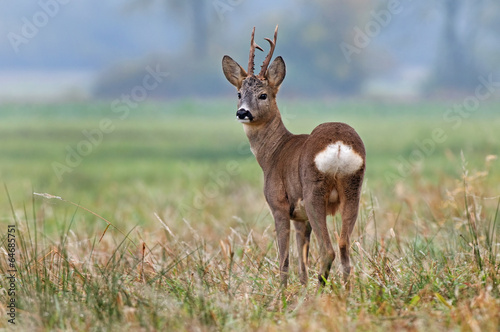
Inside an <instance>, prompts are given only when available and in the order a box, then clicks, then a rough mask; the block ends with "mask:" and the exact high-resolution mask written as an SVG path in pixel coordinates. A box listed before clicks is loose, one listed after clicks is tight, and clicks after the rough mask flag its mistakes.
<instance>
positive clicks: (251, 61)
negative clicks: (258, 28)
mask: <svg viewBox="0 0 500 332" xmlns="http://www.w3.org/2000/svg"><path fill="white" fill-rule="evenodd" d="M254 36H255V27H253V30H252V39H251V40H250V55H249V57H248V73H247V74H248V76H252V75H253V70H254V58H255V49H258V50H261V51H262V52H264V50H263V49H262V47H260V46H259V45H257V43H256V42H255V41H254Z"/></svg>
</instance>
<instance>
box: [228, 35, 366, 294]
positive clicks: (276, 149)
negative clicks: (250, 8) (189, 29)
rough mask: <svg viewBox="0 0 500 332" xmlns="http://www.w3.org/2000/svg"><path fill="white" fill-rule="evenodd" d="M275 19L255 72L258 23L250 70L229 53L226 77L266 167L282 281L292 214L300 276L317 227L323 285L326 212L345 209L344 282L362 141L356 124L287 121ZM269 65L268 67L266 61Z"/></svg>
mask: <svg viewBox="0 0 500 332" xmlns="http://www.w3.org/2000/svg"><path fill="white" fill-rule="evenodd" d="M277 34H278V26H276V30H275V32H274V40H271V39H269V38H266V40H267V41H268V42H269V44H270V45H271V49H270V51H269V54H268V55H267V56H266V58H265V59H264V63H263V65H262V67H261V70H260V73H259V74H258V75H257V76H255V75H254V57H255V49H256V48H257V49H259V50H261V51H262V48H260V47H259V46H258V45H257V44H256V43H255V42H254V35H255V27H254V28H253V31H252V37H251V42H250V56H249V60H248V71H245V69H243V67H241V66H240V65H239V64H238V63H237V62H236V61H234V60H233V59H231V57H229V56H227V55H225V56H224V57H223V59H222V69H223V71H224V75H225V76H226V78H227V80H228V81H229V82H230V83H231V84H232V85H234V86H235V87H236V89H237V90H238V108H237V112H236V119H237V120H238V121H239V122H241V123H243V128H244V130H245V133H246V135H247V137H248V140H249V141H250V148H251V150H252V152H253V154H254V155H255V157H256V159H257V161H258V163H259V165H260V167H261V168H262V171H263V172H264V195H265V198H266V201H267V203H268V205H269V207H270V209H271V212H272V215H273V217H274V222H275V227H276V236H277V240H278V251H279V266H280V278H281V285H282V286H283V287H286V286H287V279H288V251H289V240H290V220H293V223H294V226H295V229H296V236H297V250H298V254H299V255H298V256H299V277H300V282H301V283H302V284H304V285H306V284H307V280H308V274H307V259H308V254H309V239H310V236H311V230H312V231H314V234H315V235H316V237H317V239H318V243H319V247H320V256H321V257H320V263H321V264H320V270H319V275H318V277H319V287H322V286H324V284H325V281H326V280H327V278H328V274H329V271H330V268H331V265H332V262H333V260H334V259H335V251H334V250H333V247H332V243H331V241H330V236H329V234H328V228H327V224H326V216H327V215H328V214H331V215H334V214H335V213H336V212H337V210H339V211H340V213H341V216H342V230H341V233H340V240H339V249H340V258H341V262H342V267H343V277H344V280H345V282H347V281H348V278H349V275H350V270H351V266H350V262H349V247H350V244H349V238H350V235H351V233H352V231H353V228H354V224H355V223H356V218H357V215H358V208H359V200H360V194H361V185H362V182H363V176H364V173H365V147H364V145H363V141H362V140H361V138H360V137H359V136H358V134H357V133H356V131H355V130H354V129H353V128H352V127H350V126H348V125H347V124H344V123H339V122H329V123H323V124H321V125H319V126H317V127H316V128H315V129H314V130H313V131H312V132H311V134H310V135H294V134H292V133H290V132H289V131H288V130H287V129H286V128H285V126H284V124H283V122H282V120H281V115H280V112H279V110H278V105H277V104H276V95H277V93H278V90H279V88H280V85H281V83H282V82H283V79H284V78H285V71H286V70H285V62H284V61H283V59H282V58H281V56H279V57H277V58H276V59H274V61H273V62H272V63H271V65H270V66H269V63H270V62H271V58H272V56H273V52H274V49H275V47H276V38H277ZM268 66H269V68H268Z"/></svg>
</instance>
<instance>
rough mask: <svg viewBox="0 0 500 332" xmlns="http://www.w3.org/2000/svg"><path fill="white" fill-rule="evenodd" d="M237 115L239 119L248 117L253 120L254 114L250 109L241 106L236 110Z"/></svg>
mask: <svg viewBox="0 0 500 332" xmlns="http://www.w3.org/2000/svg"><path fill="white" fill-rule="evenodd" d="M236 117H237V118H238V119H239V120H245V119H248V120H250V121H252V120H253V116H252V113H250V111H247V110H246V109H244V108H240V109H239V110H238V111H237V112H236Z"/></svg>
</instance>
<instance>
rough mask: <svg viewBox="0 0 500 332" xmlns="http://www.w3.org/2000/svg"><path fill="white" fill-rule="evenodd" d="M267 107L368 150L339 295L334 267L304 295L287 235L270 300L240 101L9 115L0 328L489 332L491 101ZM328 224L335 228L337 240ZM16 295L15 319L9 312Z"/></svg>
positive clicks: (267, 247) (265, 216) (270, 261)
mask: <svg viewBox="0 0 500 332" xmlns="http://www.w3.org/2000/svg"><path fill="white" fill-rule="evenodd" d="M279 105H280V110H281V112H282V115H283V118H284V122H285V125H286V126H287V127H288V129H289V130H290V131H292V132H294V133H306V132H310V131H311V130H312V129H313V128H314V127H315V126H316V125H317V124H319V123H321V122H327V121H342V122H347V123H349V124H350V125H352V126H353V127H354V128H356V130H357V131H358V133H359V134H360V136H361V137H362V138H363V140H364V142H365V145H366V149H367V173H366V176H365V182H364V187H363V196H362V202H361V207H360V214H359V217H358V222H357V225H356V228H355V230H354V233H353V237H352V239H351V242H352V243H351V244H352V245H351V257H352V264H353V272H352V278H351V284H350V285H351V287H350V290H349V289H346V287H345V285H344V284H343V283H342V281H341V273H340V270H339V264H340V263H339V259H338V257H337V259H336V260H335V262H334V266H333V268H332V273H331V276H330V279H329V282H328V284H327V287H326V288H325V289H324V291H323V292H322V293H321V294H319V295H318V294H317V293H316V288H317V278H316V273H315V271H316V270H317V269H318V268H319V265H318V264H319V263H318V248H317V242H316V240H315V237H314V236H313V237H312V244H311V257H310V261H309V276H310V279H309V281H310V282H309V285H308V286H307V288H304V287H302V286H301V285H300V283H299V280H298V275H297V251H296V249H295V236H294V234H293V233H294V232H293V230H292V234H291V246H292V250H291V257H290V263H291V276H290V279H289V287H288V289H286V290H280V288H279V278H278V273H279V270H278V260H277V247H276V243H275V235H274V225H273V219H272V217H271V215H270V213H269V210H268V208H267V205H266V203H265V200H264V197H263V194H262V184H263V180H262V173H261V170H260V168H259V166H258V164H257V162H256V161H255V159H254V157H253V155H252V154H251V152H250V150H249V145H248V142H247V139H246V137H245V135H244V132H243V129H242V128H241V124H239V123H237V122H236V121H235V120H234V113H235V100H211V101H206V100H189V101H176V102H171V103H146V104H141V105H139V106H138V107H137V108H130V109H120V110H117V109H114V108H113V107H112V106H111V103H105V102H102V103H88V104H85V103H84V104H69V103H62V104H55V105H9V104H7V105H2V106H1V109H0V179H1V181H2V182H3V184H4V185H3V188H2V189H1V191H2V192H1V193H0V211H1V215H0V220H1V221H0V240H1V243H0V247H1V248H0V255H2V256H3V257H5V258H4V259H2V260H1V261H0V274H1V275H2V277H1V279H0V286H1V289H0V313H1V315H0V316H1V318H0V327H5V328H7V329H13V330H14V329H16V330H19V329H21V330H33V331H57V330H60V331H65V330H85V331H101V330H113V331H114V330H119V329H122V330H143V331H153V330H159V331H177V330H181V331H184V330H185V331H280V330H284V331H345V330H349V331H354V330H356V331H388V330H391V331H401V330H407V331H434V330H438V329H439V330H460V331H498V330H499V326H500V276H499V273H500V271H499V270H500V268H499V264H500V236H499V233H500V215H499V214H500V209H499V204H500V160H498V159H497V157H498V156H500V135H499V133H498V131H499V128H500V112H499V111H498V110H499V108H500V105H499V104H498V103H497V104H495V103H493V104H481V105H480V107H479V108H478V109H477V110H475V111H471V112H468V113H467V112H462V113H453V112H452V111H451V110H452V109H451V106H452V104H451V103H445V102H442V103H437V102H436V103H416V104H404V103H402V104H384V103H382V102H368V101H364V102H354V101H299V100H296V101H294V100H286V101H285V100H282V101H279ZM34 193H36V194H34ZM332 219H333V220H332ZM8 225H15V228H14V229H15V236H16V237H15V239H16V247H15V259H16V263H15V264H16V265H15V267H16V271H17V272H16V282H15V295H14V296H10V295H9V294H8V289H9V287H10V283H9V280H8V279H7V278H6V277H7V276H8V275H9V273H10V272H8V271H9V269H10V267H9V265H8V263H9V262H8V258H9V256H8V248H9V247H8V239H9V237H8ZM339 226H340V219H339V216H336V217H335V218H330V221H329V228H330V235H331V237H332V239H333V242H334V245H335V246H336V243H337V241H336V236H337V233H338V232H339V230H340V229H339ZM292 229H293V227H292ZM336 251H337V253H338V250H336ZM12 298H14V299H15V302H16V316H15V318H16V319H15V323H16V325H12V324H10V323H9V322H8V320H9V319H10V317H9V316H7V314H8V313H9V310H10V309H9V308H8V307H7V304H8V303H9V301H11V299H12Z"/></svg>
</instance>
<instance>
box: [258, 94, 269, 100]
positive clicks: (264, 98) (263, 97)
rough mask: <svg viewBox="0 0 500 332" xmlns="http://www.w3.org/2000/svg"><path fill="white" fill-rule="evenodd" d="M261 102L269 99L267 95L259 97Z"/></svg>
mask: <svg viewBox="0 0 500 332" xmlns="http://www.w3.org/2000/svg"><path fill="white" fill-rule="evenodd" d="M259 99H260V100H266V99H267V94H265V93H263V94H261V95H260V96H259Z"/></svg>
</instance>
